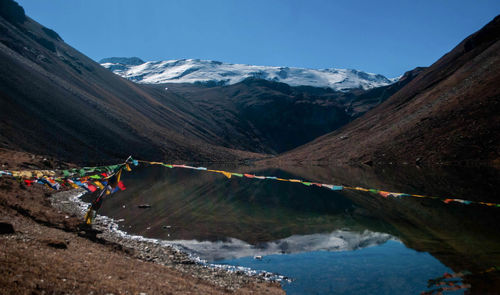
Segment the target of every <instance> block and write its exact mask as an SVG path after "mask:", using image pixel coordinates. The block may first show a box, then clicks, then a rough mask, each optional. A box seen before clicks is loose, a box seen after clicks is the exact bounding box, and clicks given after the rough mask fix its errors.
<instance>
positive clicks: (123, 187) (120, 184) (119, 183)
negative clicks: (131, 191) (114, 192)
mask: <svg viewBox="0 0 500 295" xmlns="http://www.w3.org/2000/svg"><path fill="white" fill-rule="evenodd" d="M118 187H119V188H120V189H121V190H122V191H124V190H125V189H126V187H125V185H123V182H121V181H120V182H118Z"/></svg>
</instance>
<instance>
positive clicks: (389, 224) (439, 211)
mask: <svg viewBox="0 0 500 295" xmlns="http://www.w3.org/2000/svg"><path fill="white" fill-rule="evenodd" d="M211 167H212V166H211ZM212 168H218V169H222V168H224V167H212ZM225 168H227V167H225ZM227 170H230V171H235V172H244V173H247V172H249V173H255V174H259V175H274V176H278V177H284V178H300V179H306V180H310V181H316V182H323V183H332V184H345V185H352V186H363V187H368V188H377V189H384V190H388V191H399V192H406V193H419V194H427V195H436V196H442V197H455V198H462V199H469V200H480V201H494V202H495V201H496V200H495V199H496V198H497V194H496V192H495V186H497V185H498V179H500V177H499V176H500V175H499V172H498V170H494V169H472V168H467V169H463V170H461V169H451V170H448V169H440V170H423V169H417V168H411V167H404V168H403V169H398V168H394V167H388V168H385V169H371V168H369V169H361V168H353V167H350V168H345V167H342V168H337V167H317V166H316V167H280V169H276V168H269V167H236V168H235V167H230V168H229V169H227ZM124 178H125V184H126V185H127V187H128V189H127V191H125V192H121V193H120V194H117V195H116V196H114V197H112V198H110V199H109V200H107V201H106V202H105V203H104V205H103V208H102V212H101V213H104V214H106V215H109V216H112V217H114V218H115V219H124V221H123V222H122V223H121V226H122V227H123V229H125V230H127V231H129V232H132V233H136V234H142V235H145V236H147V237H154V238H161V239H167V240H172V241H176V242H178V243H181V244H182V245H184V247H186V248H189V249H190V250H191V251H193V252H195V253H197V254H199V255H201V256H204V257H205V258H207V259H209V260H218V259H230V258H238V257H243V256H253V255H261V254H265V255H269V254H274V253H299V252H310V251H316V250H327V251H335V250H349V249H354V248H355V247H363V246H365V245H379V244H381V243H383V242H385V241H387V240H388V239H391V237H395V238H396V239H398V240H400V241H401V242H402V243H403V244H404V245H405V246H406V247H409V248H412V249H415V250H417V251H421V252H427V253H430V254H431V255H432V256H433V257H435V258H437V259H438V260H439V261H441V263H443V264H445V265H447V266H448V267H450V268H451V270H452V271H455V272H459V271H462V270H469V271H471V272H472V275H468V276H466V277H465V280H466V281H467V282H468V283H471V284H472V288H471V292H472V293H473V294H474V293H477V294H482V293H488V292H490V293H495V292H497V290H500V279H499V276H498V272H488V273H485V272H484V270H485V269H488V268H490V267H491V266H497V265H500V235H499V233H500V227H499V226H498V224H499V221H500V209H499V208H490V207H481V206H473V205H469V206H466V205H462V204H444V203H442V202H439V201H436V200H427V199H411V198H402V199H391V198H388V199H384V198H381V197H378V196H375V195H372V194H369V193H363V192H355V191H342V192H333V191H330V190H326V189H322V188H317V187H306V186H304V185H300V184H296V183H283V182H275V181H270V180H255V179H245V178H243V179H240V178H232V179H230V180H228V179H226V178H225V177H224V176H222V175H219V174H211V173H206V172H200V171H192V170H185V169H172V170H170V169H168V168H164V167H148V168H138V169H136V170H135V171H133V172H132V173H130V174H126V175H125V176H124ZM496 202H498V201H496ZM144 203H147V204H150V205H151V208H149V209H139V208H138V207H137V205H140V204H144ZM339 233H342V234H343V237H346V235H347V234H346V233H349V235H351V238H352V239H350V240H349V241H344V242H345V244H342V242H341V241H340V240H338V239H339ZM370 235H375V236H376V238H375V239H371V238H372V237H369V236H370ZM384 239H385V240H384ZM328 241H332V243H331V244H329V242H328ZM353 241H358V242H359V243H356V242H353ZM341 244H342V245H343V246H341ZM349 245H350V246H349ZM353 245H354V246H353ZM356 245H357V246H356ZM337 246H338V248H335V247H337ZM438 276H439V274H438ZM428 278H429V279H430V278H432V275H431V274H429V277H428Z"/></svg>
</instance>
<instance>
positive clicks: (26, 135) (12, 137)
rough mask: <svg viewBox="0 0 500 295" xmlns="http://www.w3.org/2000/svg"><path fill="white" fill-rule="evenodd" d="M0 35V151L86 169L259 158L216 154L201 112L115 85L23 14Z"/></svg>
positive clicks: (4, 22) (9, 15) (7, 20)
mask: <svg viewBox="0 0 500 295" xmlns="http://www.w3.org/2000/svg"><path fill="white" fill-rule="evenodd" d="M6 3H7V2H6ZM0 32H1V34H0V147H3V148H8V149H12V150H24V151H28V152H33V153H37V154H46V155H51V156H55V157H57V158H59V159H65V160H70V161H72V162H85V163H92V162H95V161H100V160H103V159H107V160H108V161H115V159H117V158H121V159H123V158H124V157H127V156H128V155H135V156H136V157H140V158H147V159H169V160H175V159H183V160H193V159H196V160H205V161H206V160H237V159H243V158H250V157H252V158H253V157H259V155H257V154H251V153H245V152H241V151H236V150H232V149H228V148H222V147H218V146H216V145H215V144H216V143H217V145H222V146H224V144H225V142H224V140H223V139H221V138H220V137H219V136H218V135H217V134H215V133H214V132H213V131H212V130H213V128H214V126H216V125H217V122H215V121H214V120H213V119H212V118H211V117H210V116H208V115H207V112H206V111H205V110H204V109H203V108H200V107H199V106H195V105H193V104H192V103H190V102H189V101H187V100H185V99H182V98H180V97H179V96H177V95H175V94H173V93H169V92H166V91H164V90H163V91H161V90H160V89H156V88H153V87H147V86H141V85H137V84H134V83H132V82H129V81H127V80H125V79H123V78H120V77H118V76H117V75H115V74H113V73H111V72H110V71H108V70H106V69H104V68H102V67H101V66H100V65H99V64H97V63H95V62H94V61H92V60H91V59H89V58H88V57H86V56H84V55H83V54H81V53H80V52H78V51H76V50H75V49H73V48H72V47H70V46H69V45H67V44H66V43H64V42H63V41H62V39H61V38H60V37H59V35H57V33H55V32H54V31H52V30H50V29H47V28H45V27H43V26H41V25H40V24H38V23H36V22H35V21H33V20H31V19H30V18H28V17H26V16H25V15H24V12H23V11H22V8H21V10H15V11H10V10H3V11H2V13H1V14H0Z"/></svg>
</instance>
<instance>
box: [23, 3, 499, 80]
mask: <svg viewBox="0 0 500 295" xmlns="http://www.w3.org/2000/svg"><path fill="white" fill-rule="evenodd" d="M17 1H18V3H19V4H21V5H22V6H23V7H24V9H25V10H26V13H27V14H28V16H30V17H31V18H33V19H35V20H36V21H38V22H40V23H41V24H43V25H45V26H46V27H49V28H51V29H53V30H55V31H56V32H58V33H59V34H60V35H61V37H62V38H63V39H64V40H65V41H66V42H67V43H69V44H70V45H72V46H73V47H75V48H76V49H78V50H80V51H81V52H83V53H84V54H86V55H88V56H89V57H91V58H93V59H94V60H97V61H98V60H100V59H101V58H104V57H110V56H138V57H140V58H142V59H143V60H145V61H148V60H167V59H180V58H199V59H210V60H218V61H223V62H230V63H243V64H255V65H272V66H289V67H306V68H332V67H335V68H351V69H358V70H363V71H367V72H372V73H378V74H383V75H385V76H387V77H395V76H399V75H401V74H403V73H404V72H405V71H407V70H410V69H413V68H414V67H416V66H428V65H430V64H432V63H433V62H434V61H436V60H437V59H438V58H440V57H441V56H442V55H443V54H445V53H446V52H448V51H450V50H451V49H452V48H453V47H454V46H455V45H457V44H458V43H459V42H460V41H462V40H463V39H464V38H465V37H467V36H468V35H470V34H471V33H473V32H475V31H477V30H478V29H480V28H481V27H482V26H484V25H485V24H486V23H488V22H489V21H490V20H491V19H493V18H494V17H495V16H496V15H497V14H499V13H500V1H499V0H469V1H465V0H429V1H419V0H396V1H382V0H373V1H368V0H367V1H354V0H351V1H348V0H346V1H334V0H330V1H328V0H327V1H321V0H300V1H299V0H288V1H286V0H248V1H247V0H177V1H174V0H169V1H166V0H165V1H164V0H71V1H69V0H50V1H49V0H46V1H42V0H17Z"/></svg>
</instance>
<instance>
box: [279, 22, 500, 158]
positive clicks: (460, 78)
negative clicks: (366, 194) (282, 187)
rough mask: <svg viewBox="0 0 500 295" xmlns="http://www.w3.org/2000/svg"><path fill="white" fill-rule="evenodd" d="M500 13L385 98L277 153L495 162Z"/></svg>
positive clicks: (499, 135) (499, 136)
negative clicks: (330, 129)
mask: <svg viewBox="0 0 500 295" xmlns="http://www.w3.org/2000/svg"><path fill="white" fill-rule="evenodd" d="M498 85H500V16H497V17H495V18H494V19H493V20H492V21H491V22H489V23H488V24H486V25H485V26H484V27H483V28H482V29H480V30H479V31H477V32H476V33H474V34H472V35H470V36H469V37H467V38H466V39H465V40H463V41H462V42H461V43H460V44H458V45H457V46H456V47H455V48H453V49H452V50H451V51H450V52H448V53H447V54H445V55H444V56H443V57H441V58H440V59H439V60H437V61H436V62H435V63H434V64H432V65H431V66H430V67H428V68H427V69H424V70H423V71H422V72H421V73H420V74H419V75H418V76H417V77H415V78H414V79H413V80H412V81H411V82H410V83H408V84H407V85H406V86H404V87H403V88H401V89H400V90H399V91H397V92H396V93H395V94H393V95H392V96H391V97H389V98H388V99H387V100H385V101H384V102H383V103H382V104H380V105H379V106H377V107H375V108H374V109H372V110H371V111H369V112H367V113H366V114H364V115H363V116H362V117H360V118H358V119H356V120H355V121H353V122H351V123H349V124H347V125H345V126H344V127H342V128H341V129H338V130H336V131H334V132H332V133H329V134H327V135H324V136H322V137H320V138H317V139H315V140H314V141H313V142H310V143H308V144H306V145H304V146H301V147H299V148H297V149H295V150H293V151H290V152H287V153H285V154H283V155H281V156H280V157H278V158H277V159H276V161H305V162H316V163H317V162H326V163H337V164H341V163H367V164H370V165H371V164H388V163H400V164H405V163H406V164H422V163H426V164H428V165H435V164H459V165H466V164H467V165H500V116H498V113H499V111H500V89H499V88H498Z"/></svg>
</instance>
